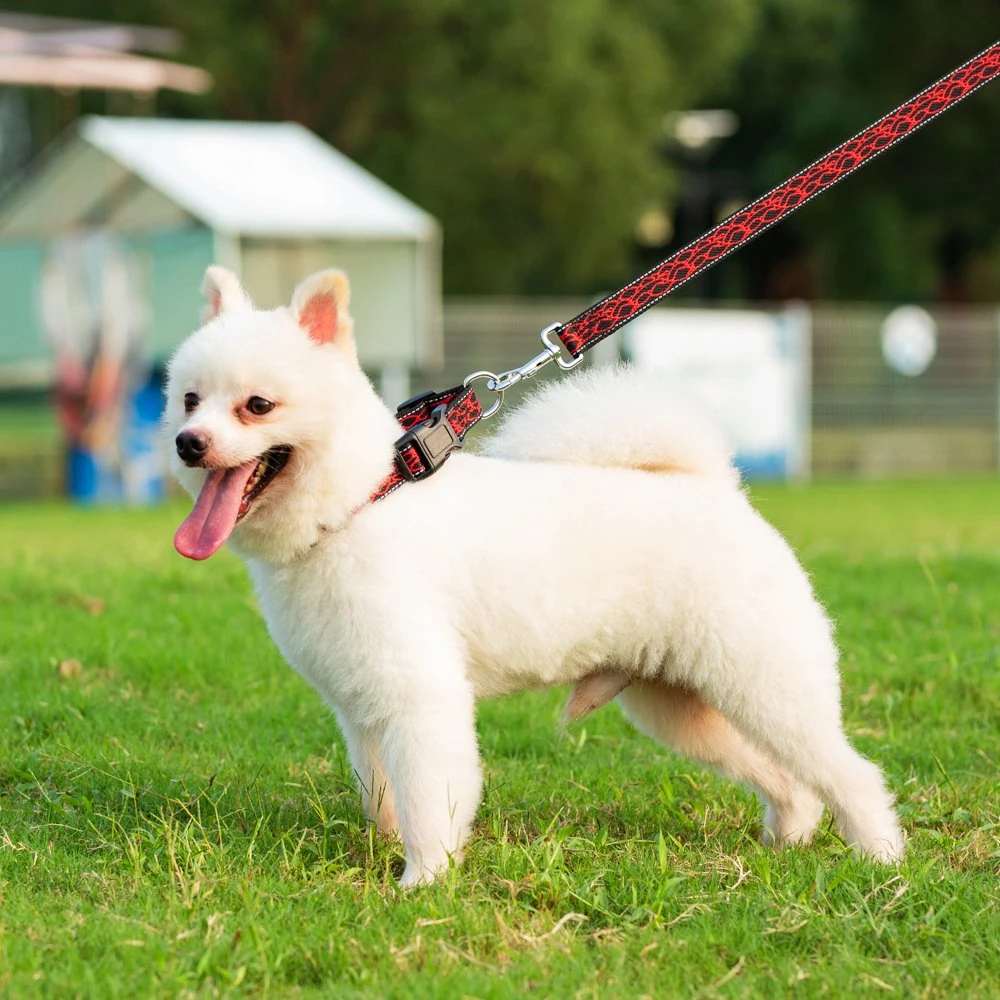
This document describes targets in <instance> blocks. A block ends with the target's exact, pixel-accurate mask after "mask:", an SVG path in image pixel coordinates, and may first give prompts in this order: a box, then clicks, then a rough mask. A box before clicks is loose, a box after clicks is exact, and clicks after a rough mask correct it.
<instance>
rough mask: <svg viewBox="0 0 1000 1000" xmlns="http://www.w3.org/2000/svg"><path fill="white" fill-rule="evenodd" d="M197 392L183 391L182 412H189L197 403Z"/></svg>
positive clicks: (198, 401)
mask: <svg viewBox="0 0 1000 1000" xmlns="http://www.w3.org/2000/svg"><path fill="white" fill-rule="evenodd" d="M200 402H201V400H200V399H198V393H196V392H186V393H184V412H185V413H190V412H191V411H192V410H193V409H194V408H195V407H196V406H197V405H198V404H199V403H200Z"/></svg>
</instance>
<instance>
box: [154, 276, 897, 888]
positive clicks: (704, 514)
mask: <svg viewBox="0 0 1000 1000" xmlns="http://www.w3.org/2000/svg"><path fill="white" fill-rule="evenodd" d="M309 280H313V279H309ZM305 284H306V283H304V285H305ZM296 302H297V303H298V302H299V299H298V298H297V299H296ZM299 305H301V303H299ZM298 311H299V309H298V307H297V308H296V309H291V310H290V309H278V310H274V311H272V312H263V313H262V312H244V311H237V312H235V313H232V314H227V313H223V314H221V315H220V316H218V317H216V318H215V319H213V320H212V321H211V322H209V323H208V325H207V326H205V327H204V328H203V329H201V330H200V331H198V332H197V333H195V334H194V335H193V336H192V337H191V338H190V339H189V340H188V341H187V342H186V343H185V344H184V345H182V346H181V348H180V349H179V350H178V352H177V354H176V356H175V357H174V359H173V361H172V363H171V367H170V377H169V385H168V407H167V413H166V417H165V425H166V428H167V430H168V432H169V433H170V435H171V436H172V435H174V434H176V433H177V432H178V431H180V430H181V429H184V428H191V427H197V428H198V429H199V430H201V431H203V432H204V433H207V434H210V435H211V437H212V440H213V448H214V449H215V451H214V452H213V454H215V455H216V456H217V457H216V459H215V461H216V464H221V465H226V466H230V465H231V466H236V465H239V464H242V463H243V462H246V461H248V460H249V459H250V458H252V457H253V456H254V455H256V454H259V453H260V452H262V451H263V450H265V449H266V448H268V447H270V446H271V445H274V444H281V443H285V444H290V445H292V446H293V447H294V452H293V455H292V458H291V460H290V461H289V464H288V466H287V467H286V468H285V470H284V471H283V472H282V473H280V474H279V476H278V477H277V479H276V480H275V481H274V483H273V484H272V485H271V486H270V487H269V488H268V489H267V490H266V492H265V493H264V494H263V495H262V496H261V497H260V499H259V500H258V501H257V502H256V503H255V504H254V505H253V507H252V509H251V511H250V513H249V514H248V515H247V517H246V518H245V520H244V521H242V522H241V523H240V524H238V525H237V527H236V529H235V531H234V533H233V535H232V538H231V544H232V546H233V548H235V549H236V550H237V551H238V552H239V553H240V554H241V555H242V557H243V558H244V559H245V560H246V563H247V565H248V567H249V571H250V574H251V576H252V578H253V581H254V584H255V587H256V589H257V593H258V595H259V598H260V603H261V607H262V609H263V612H264V616H265V618H266V620H267V624H268V628H269V630H270V632H271V635H272V636H273V638H274V640H275V642H276V643H277V644H278V646H279V648H280V649H281V651H282V653H283V655H284V656H285V657H286V659H287V660H288V662H289V663H290V664H291V665H292V666H293V667H294V668H295V669H296V670H297V671H298V672H299V673H300V674H302V676H303V677H305V678H306V679H307V680H308V681H309V682H310V683H311V684H313V685H314V686H315V688H316V689H317V691H318V692H319V693H320V694H321V695H322V697H323V698H324V699H325V700H326V701H327V703H328V704H330V705H331V706H332V707H333V709H334V710H335V712H336V715H337V719H338V720H339V723H340V726H341V728H342V730H343V733H344V737H345V740H346V742H347V746H348V749H349V752H350V755H351V760H352V763H353V766H354V769H355V771H356V772H357V775H358V777H359V780H360V781H361V783H362V786H363V790H364V791H363V800H364V804H365V808H366V810H367V811H368V813H369V815H370V816H371V817H372V818H373V819H374V820H375V821H376V822H377V823H378V825H379V828H380V829H382V830H384V831H395V830H398V831H399V832H400V833H401V834H402V838H403V844H404V849H405V854H406V870H405V872H404V874H403V877H402V884H403V885H412V884H414V883H417V882H420V881H430V880H431V879H432V878H433V877H434V875H435V873H436V872H438V871H440V870H441V869H442V868H444V867H446V866H447V865H448V863H449V859H450V858H451V859H455V860H458V859H459V858H460V856H461V851H462V846H463V844H464V843H465V841H466V839H467V837H468V836H469V832H470V829H471V825H472V821H473V818H474V816H475V813H476V809H477V807H478V805H479V801H480V794H481V787H482V776H481V771H480V763H479V754H478V749H477V741H476V732H475V702H476V700H477V699H479V698H489V697H496V696H499V695H503V694H507V693H509V692H512V691H518V690H522V689H524V688H533V687H541V686H545V685H551V684H577V683H578V682H579V683H581V684H583V685H586V684H587V683H588V678H591V677H594V676H596V677H599V678H607V676H608V674H609V672H610V673H611V674H613V673H615V672H618V673H620V674H622V675H625V677H626V678H627V680H628V681H629V682H630V684H629V686H627V687H626V688H625V690H624V691H622V693H621V694H620V695H619V696H618V701H619V703H620V705H621V706H622V708H623V709H624V711H625V712H626V713H627V714H628V715H629V717H630V718H632V720H633V721H634V722H635V724H636V725H637V726H638V727H639V728H640V729H642V730H643V731H645V732H647V733H649V734H650V735H652V736H653V737H655V738H657V739H660V740H662V741H664V742H666V743H668V744H670V745H672V746H675V747H677V748H678V749H680V750H682V751H683V752H686V753H688V754H691V755H692V756H694V757H696V758H697V759H699V760H702V761H704V762H706V763H708V764H709V765H711V766H713V767H716V768H717V769H718V770H720V771H721V772H722V773H724V774H727V775H729V776H731V777H732V778H734V779H735V780H738V781H743V782H746V783H748V784H750V785H751V786H753V787H754V788H756V789H757V791H758V793H759V794H760V796H761V798H762V799H763V801H764V802H765V805H766V814H765V823H766V826H767V830H766V834H765V836H766V839H768V840H769V841H773V842H777V843H782V842H789V841H807V840H808V839H809V838H810V837H811V836H812V833H813V831H814V829H815V827H816V825H817V823H818V821H819V818H820V812H821V809H822V804H821V801H822V802H825V803H826V804H828V805H829V806H830V807H831V808H832V810H833V812H834V814H835V815H836V817H837V819H838V820H839V823H840V826H841V828H842V830H843V832H844V834H845V837H846V839H847V840H848V842H849V843H851V844H853V845H854V846H855V847H856V849H857V850H858V851H859V852H861V853H864V854H867V855H870V856H872V857H874V858H876V859H878V860H881V861H887V862H891V861H895V860H897V859H899V858H900V857H901V855H902V851H903V837H902V833H901V831H900V828H899V826H898V824H897V821H896V818H895V815H894V813H893V810H892V804H891V799H890V796H889V795H888V793H887V792H886V790H885V787H884V784H883V781H882V777H881V774H880V773H879V770H878V768H876V767H875V765H873V764H871V763H870V762H869V761H867V760H865V759H864V758H862V757H861V756H859V755H858V754H857V753H856V752H855V751H854V750H853V749H852V748H851V746H850V745H849V744H848V742H847V740H846V739H845V737H844V734H843V731H842V727H841V718H840V684H839V676H838V671H837V651H836V648H835V646H834V643H833V640H832V638H831V627H830V624H829V621H828V619H827V617H826V615H825V614H824V612H823V609H822V608H821V607H820V605H819V604H818V602H817V601H816V599H815V597H814V596H813V593H812V590H811V587H810V584H809V581H808V579H807V578H806V575H805V574H804V573H803V571H802V569H801V568H800V567H799V565H798V563H797V561H796V559H795V557H794V556H793V554H792V552H791V551H790V549H789V548H788V546H787V545H786V544H785V542H784V541H783V540H782V538H781V537H780V536H779V535H778V533H777V532H776V531H774V529H773V528H771V527H770V526H769V525H768V524H767V523H765V522H764V521H763V520H762V519H761V518H760V517H759V516H758V515H757V513H756V512H755V511H754V510H753V509H752V507H751V506H750V504H749V503H748V502H747V500H746V498H745V496H744V495H743V493H742V492H741V491H740V489H739V488H738V485H737V481H736V476H735V474H734V472H733V470H732V467H731V464H730V462H729V460H728V455H727V453H726V450H725V447H724V445H723V444H722V443H721V441H720V439H719V438H718V436H717V435H716V434H715V433H714V432H713V431H712V430H711V429H710V428H708V427H706V426H705V425H704V424H703V423H700V422H699V421H698V420H697V419H696V418H695V417H693V416H692V415H691V414H689V413H683V414H682V413H681V412H680V411H678V410H677V408H676V407H673V406H671V405H669V403H668V402H667V401H666V400H663V399H662V398H661V396H660V395H659V394H658V392H657V390H656V388H655V385H653V384H652V383H651V382H650V381H648V380H647V379H646V376H642V375H639V374H636V373H632V372H627V371H618V370H611V371H609V372H607V373H595V374H593V375H588V376H585V377H582V378H581V377H575V378H574V377H570V378H568V379H567V380H565V381H563V382H561V383H559V384H557V385H554V386H553V387H551V388H549V389H547V390H544V391H542V392H540V393H539V394H537V395H536V396H535V397H533V398H532V399H531V400H530V401H529V402H528V403H526V404H525V406H524V407H523V411H522V412H520V413H516V414H515V415H514V416H513V417H512V418H511V419H510V420H509V421H508V422H507V423H506V425H505V427H504V428H502V429H501V431H500V432H499V434H498V435H497V436H496V437H494V438H493V439H492V441H491V442H490V443H489V445H488V447H487V454H486V455H483V456H472V455H464V454H463V455H457V456H455V457H453V458H452V459H451V460H450V461H449V462H448V463H447V465H446V466H445V467H444V468H443V469H441V470H440V471H439V472H438V473H437V474H436V475H435V476H433V477H432V478H430V479H428V480H427V481H425V482H421V483H418V484H407V485H405V486H404V487H402V488H401V489H399V490H397V491H396V492H395V493H393V494H392V495H390V496H389V497H388V498H386V499H384V500H382V501H380V502H378V503H375V504H371V505H364V502H365V498H366V497H367V496H368V495H369V493H370V492H371V491H372V490H373V489H374V488H375V487H376V485H377V484H378V483H379V482H380V480H381V479H382V477H383V476H384V475H385V474H386V473H387V472H388V471H389V469H390V467H391V462H392V443H393V440H394V438H395V437H396V436H397V435H398V434H399V432H400V431H399V426H398V424H397V423H396V421H395V419H394V417H393V415H392V414H391V412H390V411H389V410H388V409H387V408H386V407H385V406H384V405H383V404H382V402H381V401H380V400H379V399H378V397H377V395H376V393H375V392H374V390H373V389H372V387H371V385H370V384H369V382H368V381H367V379H366V378H365V377H364V375H363V374H362V373H361V371H360V370H359V368H358V367H357V365H356V362H355V361H354V360H353V353H352V352H350V351H346V352H345V351H344V350H342V349H341V350H337V349H335V347H334V346H331V345H319V344H316V343H314V342H313V341H311V340H310V339H309V338H308V337H307V336H305V334H304V332H303V331H302V329H301V328H300V327H299V326H298V325H297V322H296V316H297V314H298ZM349 335H350V331H349V329H348V330H347V336H349ZM338 336H340V333H339V332H338ZM340 346H341V348H343V346H344V345H343V343H341V345H340ZM191 391H197V392H198V394H199V396H200V397H201V400H202V402H201V404H200V405H199V406H198V409H197V410H196V411H195V412H194V413H193V414H190V415H186V414H185V413H184V408H183V403H182V400H183V396H184V393H185V392H191ZM248 394H259V395H263V396H265V397H266V398H268V399H271V400H274V401H276V402H277V405H276V407H275V409H274V411H273V412H272V413H271V414H269V415H268V417H267V418H266V419H261V420H260V421H258V422H256V423H254V424H253V425H252V426H247V425H245V424H242V423H240V421H238V420H237V419H236V418H235V417H234V416H233V412H234V406H235V405H237V404H238V403H239V402H240V401H241V400H242V399H243V398H245V397H246V396H247V395H248ZM174 466H175V471H176V472H177V474H178V476H179V478H180V480H181V482H182V483H183V484H184V485H185V486H186V487H187V488H188V489H189V490H190V491H191V492H192V493H196V492H197V490H198V488H199V486H200V482H201V480H202V478H203V477H204V473H203V471H202V470H201V469H189V468H186V467H185V466H183V465H182V464H181V463H180V461H179V460H177V459H176V457H175V460H174ZM643 470H645V471H643ZM359 507H360V509H359ZM601 683H602V684H604V685H605V686H607V684H606V681H604V680H602V681H601ZM608 690H609V691H613V686H612V687H609V688H608ZM608 696H609V697H610V694H609V695H608Z"/></svg>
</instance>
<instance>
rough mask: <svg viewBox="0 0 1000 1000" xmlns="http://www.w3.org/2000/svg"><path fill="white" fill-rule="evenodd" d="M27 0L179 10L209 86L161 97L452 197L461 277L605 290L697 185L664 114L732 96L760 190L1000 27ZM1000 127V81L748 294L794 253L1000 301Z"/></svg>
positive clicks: (749, 170) (645, 5) (874, 294)
mask: <svg viewBox="0 0 1000 1000" xmlns="http://www.w3.org/2000/svg"><path fill="white" fill-rule="evenodd" d="M15 6H22V7H23V8H24V9H30V10H31V11H32V12H34V13H56V14H64V15H70V16H75V17H90V18H95V19H106V20H124V21H129V20H148V21H149V22H153V23H158V24H163V25H168V26H171V27H174V28H177V29H179V30H180V31H181V32H182V33H183V35H184V37H185V39H186V45H185V48H184V50H183V52H182V53H180V57H181V58H184V59H187V60H189V61H191V62H193V63H196V64H198V65H202V66H205V67H206V68H207V69H209V70H210V71H211V72H212V73H213V75H214V77H215V81H216V85H215V88H214V90H213V91H212V92H211V93H210V94H208V95H206V96H205V97H199V98H191V97H186V96H183V95H173V94H169V93H164V94H162V95H161V96H160V97H159V99H158V108H159V110H160V111H161V112H163V113H166V114H178V115H182V116H197V117H212V116H220V117H225V118H236V119H264V120H276V119H290V120H295V121H299V122H301V123H302V124H304V125H307V126H308V127H310V128H311V129H313V130H314V131H316V132H317V133H318V134H319V135H321V136H322V137H324V138H325V139H328V140H329V141H331V142H332V143H333V144H334V145H335V146H337V147H338V148H340V149H342V150H343V151H344V152H345V153H347V154H348V155H350V156H352V157H354V158H355V159H357V160H358V161H359V162H361V163H362V164H364V165H365V166H366V167H368V168H370V169H371V170H372V171H374V172H375V173H376V174H377V175H378V176H380V177H381V178H383V179H384V180H385V181H387V182H388V183H389V184H391V185H393V186H395V187H396V188H398V189H399V190H401V191H402V192H403V193H404V194H406V195H408V196H409V197H411V198H413V199H414V200H415V201H416V202H417V203H418V204H420V205H422V206H424V207H425V208H427V209H428V210H429V211H431V212H432V213H434V214H435V215H437V216H438V217H439V218H440V219H441V221H442V222H443V225H444V232H445V237H446V239H445V257H444V261H445V287H446V290H447V291H449V292H454V293H545V294H555V293H582V294H593V293H596V292H599V291H600V290H602V289H607V288H610V287H615V286H617V285H618V284H619V283H620V282H622V281H623V280H627V279H628V278H630V277H632V276H634V274H635V273H636V271H637V270H638V264H637V260H636V256H637V253H636V248H635V245H634V239H633V232H634V227H635V224H636V222H637V220H638V218H639V217H640V215H641V214H642V213H643V212H644V210H646V209H648V208H649V207H651V206H654V205H660V206H666V207H667V208H668V209H669V208H670V207H671V202H672V201H673V199H674V198H675V196H676V193H677V188H678V184H679V183H680V181H679V177H678V173H677V167H676V165H675V164H673V163H672V162H670V161H669V160H668V159H665V158H664V156H663V155H662V154H663V144H664V133H663V120H664V116H665V115H666V114H668V113H669V112H671V111H674V110H678V109H690V108H699V107H712V106H715V107H727V108H732V109H733V110H735V111H736V112H737V113H738V115H739V118H740V121H741V128H740V131H739V133H738V134H737V135H736V136H734V137H733V138H732V139H729V140H727V141H726V142H724V143H722V144H721V146H720V148H719V150H718V151H717V152H716V153H715V154H714V155H713V157H712V158H711V159H710V160H709V161H708V163H707V166H708V168H710V169H711V170H714V171H719V172H722V173H728V174H729V175H731V176H732V177H735V178H736V179H737V181H738V182H739V185H740V186H741V188H742V189H743V191H744V193H745V195H746V196H747V197H752V196H755V195H757V194H760V193H762V192H763V191H765V190H767V189H768V188H769V187H771V186H773V185H774V184H776V183H778V182H780V181H782V180H784V179H785V178H786V177H788V176H789V175H790V174H791V173H793V172H794V171H796V170H798V169H799V168H801V167H802V166H804V165H805V164H806V163H809V162H810V161H811V160H813V159H814V158H815V157H817V156H818V155H820V154H822V153H823V152H825V151H826V150H827V149H829V148H831V147H832V146H834V145H836V144H838V143H839V142H841V141H843V140H844V139H845V138H846V137H848V136H850V135H852V134H854V133H855V132H856V131H858V130H859V129H860V128H862V127H864V126H865V125H867V124H868V123H869V122H871V121H872V120H874V119H876V118H878V117H879V116H881V115H882V114H884V113H885V112H886V111H888V110H890V109H891V108H892V107H894V106H895V105H896V104H897V103H899V102H901V101H903V100H905V99H906V98H907V97H909V96H911V95H912V94H913V93H915V92H917V91H918V90H920V89H922V88H923V87H925V86H926V85H928V84H929V83H931V82H933V81H934V80H935V79H937V78H938V77H939V76H941V75H943V74H944V73H945V72H947V71H949V70H951V69H952V68H954V67H955V66H956V65H958V64H959V63H960V62H962V61H963V60H965V59H967V58H969V57H970V56H972V55H973V54H975V53H976V52H977V51H979V50H980V49H982V48H984V47H985V46H986V45H988V44H989V43H990V42H991V41H992V40H994V38H995V36H996V23H997V21H996V3H995V0H964V2H963V3H961V4H960V5H959V8H960V9H957V8H956V6H955V5H953V4H942V3H940V2H938V0H910V2H909V3H907V4H904V5H900V4H895V3H886V2H880V3H876V2H871V0H699V2H698V3H689V2H685V0H543V2H539V0H506V2H505V3H495V2H494V3H489V2H485V3H472V2H469V0H380V2H366V3H356V2H349V0H295V2H292V0H263V2H253V3H251V2H249V0H215V2H212V3H205V2H199V0H150V2H149V3H148V4H146V5H145V6H144V7H143V8H142V12H141V16H140V14H139V13H138V11H137V8H136V6H135V4H134V3H130V2H127V0H31V2H30V4H29V3H24V2H22V3H21V4H17V3H15ZM81 106H82V107H83V108H84V109H88V108H93V107H95V99H94V98H92V97H88V98H85V99H84V101H83V103H82V105H81ZM96 106H97V107H98V108H100V105H96ZM997 134H1000V84H994V85H993V86H992V87H989V88H987V89H986V91H985V92H983V93H981V94H978V95H975V96H974V97H972V98H970V99H969V100H968V101H967V102H966V103H965V104H963V105H962V107H961V108H960V109H958V110H956V111H953V112H951V113H949V114H948V115H946V116H945V117H944V118H942V119H940V120H938V121H936V122H935V123H934V124H933V125H932V126H930V127H929V129H928V130H927V132H926V133H924V134H921V135H919V136H917V137H915V138H913V139H911V140H909V141H908V142H906V143H904V144H903V145H902V146H901V147H899V148H898V149H895V150H893V151H892V152H891V153H890V154H888V155H887V156H885V157H882V158H880V159H879V160H878V161H876V162H875V163H873V164H872V165H871V166H868V167H866V168H865V170H864V171H863V173H862V174H860V175H859V176H857V177H855V178H852V179H851V180H849V181H847V182H846V183H845V184H843V185H842V186H841V187H839V188H838V189H837V190H836V192H833V193H831V194H829V195H827V196H825V197H823V198H820V199H818V200H817V201H816V202H815V203H814V204H812V205H810V206H808V207H807V208H805V209H804V210H803V211H802V212H801V213H800V214H799V215H798V216H796V218H794V219H791V220H788V221H786V222H783V223H782V225H781V226H780V227H779V228H778V229H776V230H775V232H774V233H773V234H771V235H768V236H766V237H764V238H763V239H762V240H761V241H760V242H759V243H758V244H757V245H756V246H755V247H754V248H753V249H752V250H749V251H748V252H747V253H744V254H741V255H740V256H739V257H738V258H736V259H735V260H734V261H732V262H727V263H726V264H725V265H723V269H722V270H721V271H720V277H719V280H720V281H721V283H722V284H723V286H725V287H726V288H728V289H729V290H730V291H731V292H732V293H733V294H736V295H749V296H752V297H766V296H769V295H775V294H780V289H778V288H777V286H776V285H775V282H774V281H773V280H770V279H769V278H768V277H767V275H770V274H772V272H773V271H774V270H775V268H777V267H779V266H780V265H781V264H782V262H783V261H784V260H786V259H788V258H794V259H797V260H798V261H799V263H800V265H801V266H802V267H804V268H806V269H807V270H809V269H811V273H813V275H814V276H813V278H812V280H811V284H812V286H813V289H814V292H815V294H817V295H818V296H821V297H827V298H874V299H889V300H891V299H897V298H910V299H912V298H923V299H934V298H938V297H946V298H948V297H950V298H962V297H966V298H975V299H989V298H996V297H1000V238H998V236H997V225H996V220H997V218H998V217H1000V185H997V184H996V182H995V180H996V179H995V172H996V171H995V161H996V155H995V148H994V147H995V139H994V137H995V136H996V135H997ZM290 183H294V179H290ZM706 221H707V220H706ZM690 235H693V234H690ZM948 247H950V249H948ZM949 255H950V258H953V263H952V264H948V263H947V259H949ZM658 257H659V253H658V252H654V260H655V259H658ZM654 260H646V261H645V263H647V264H648V263H653V262H654ZM955 261H957V262H955ZM949 267H952V269H953V270H954V271H955V273H954V274H951V275H949V273H948V268H949ZM762 275H763V276H762ZM772 278H773V275H772Z"/></svg>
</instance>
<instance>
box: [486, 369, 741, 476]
mask: <svg viewBox="0 0 1000 1000" xmlns="http://www.w3.org/2000/svg"><path fill="white" fill-rule="evenodd" d="M484 451H485V452H486V454H488V455H492V456H493V457H495V458H510V459H521V460H528V461H547V462H570V463H573V464H578V465H601V466H618V467H624V468H630V469H642V470H643V471H646V472H664V473H669V472H673V473H688V474H690V475H697V476H705V477H708V478H712V479H715V480H717V481H720V482H725V483H729V484H731V485H733V486H737V485H738V484H739V473H738V472H737V471H736V469H735V468H734V467H733V463H732V455H731V453H730V450H729V448H728V446H727V445H726V442H725V441H724V440H723V438H722V436H721V434H720V433H719V432H718V431H717V430H716V429H715V427H714V426H713V425H712V423H711V422H710V421H709V420H708V419H707V418H706V417H705V416H704V415H703V414H702V413H701V412H700V411H699V409H698V407H697V406H695V405H694V404H693V403H691V401H690V400H682V399H681V398H679V396H678V386H677V383H676V382H675V381H673V380H671V379H668V378H665V377H664V376H662V375H660V374H658V373H656V372H640V371H638V370H636V369H633V368H629V367H627V366H625V365H616V366H603V367H600V368H592V369H590V370H589V371H585V372H580V373H574V374H573V375H570V376H567V377H565V378H563V379H561V380H559V381H554V382H551V383H549V384H547V385H546V386H544V387H543V388H541V389H539V390H538V391H536V392H535V393H534V394H532V395H531V396H530V397H529V398H528V399H527V400H525V402H524V403H522V404H521V405H520V406H518V407H517V409H516V410H514V411H513V412H512V413H511V415H510V416H509V417H508V418H507V419H506V420H504V422H503V423H502V425H501V427H500V429H499V430H498V431H497V433H496V434H495V435H493V437H491V438H490V439H489V440H488V441H487V442H486V445H485V447H484Z"/></svg>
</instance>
